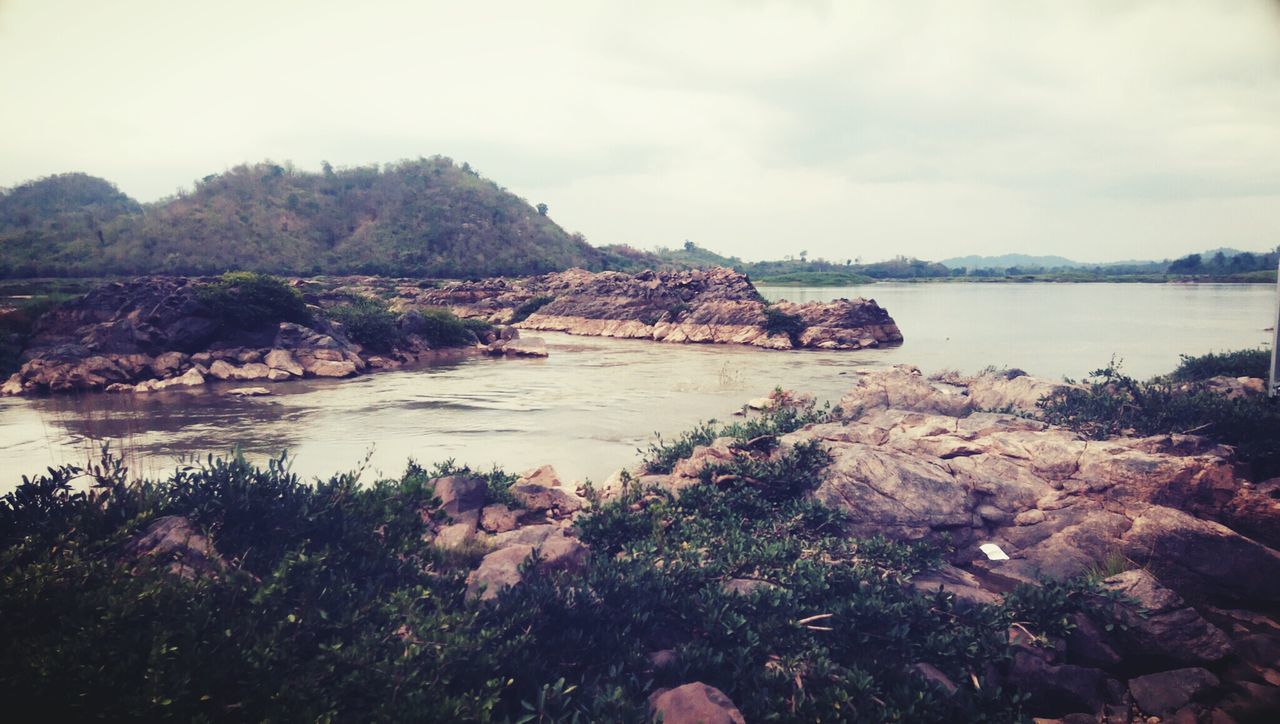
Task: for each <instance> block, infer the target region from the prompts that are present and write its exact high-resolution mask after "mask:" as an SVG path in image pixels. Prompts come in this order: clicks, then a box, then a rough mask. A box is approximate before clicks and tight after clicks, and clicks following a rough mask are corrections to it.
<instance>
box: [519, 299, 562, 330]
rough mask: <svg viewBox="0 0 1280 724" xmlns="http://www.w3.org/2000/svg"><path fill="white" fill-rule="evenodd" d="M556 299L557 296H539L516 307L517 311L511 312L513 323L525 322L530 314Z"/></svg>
mask: <svg viewBox="0 0 1280 724" xmlns="http://www.w3.org/2000/svg"><path fill="white" fill-rule="evenodd" d="M555 299H556V298H555V297H548V296H538V297H534V298H532V299H530V300H529V301H527V302H525V303H524V304H521V305H520V306H518V307H516V309H515V311H514V312H512V313H511V323H512V324H516V323H517V322H523V321H524V320H526V319H528V318H529V315H531V314H533V313H534V312H536V311H538V310H539V309H542V308H543V307H545V306H547V305H548V304H550V303H552V302H554V301H555Z"/></svg>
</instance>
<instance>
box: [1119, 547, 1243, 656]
mask: <svg viewBox="0 0 1280 724" xmlns="http://www.w3.org/2000/svg"><path fill="white" fill-rule="evenodd" d="M1102 585H1103V587H1104V588H1106V589H1107V590H1109V591H1111V592H1113V593H1116V594H1119V595H1120V596H1121V602H1118V603H1113V604H1111V607H1110V608H1111V614H1112V616H1113V617H1114V618H1115V619H1116V620H1118V621H1119V622H1120V623H1121V624H1122V626H1121V627H1119V629H1118V630H1117V632H1116V634H1115V640H1116V642H1117V645H1118V646H1119V647H1120V649H1121V651H1122V652H1123V653H1127V654H1129V655H1131V656H1135V657H1142V658H1145V657H1158V658H1164V659H1168V660H1170V661H1174V662H1178V663H1183V664H1200V663H1211V662H1214V661H1219V660H1221V659H1222V658H1224V657H1226V656H1227V655H1228V654H1230V653H1231V641H1230V640H1229V639H1228V638H1227V635H1226V634H1225V633H1223V632H1222V630H1221V629H1219V628H1218V627H1216V626H1214V625H1213V624H1211V623H1209V622H1208V621H1207V620H1205V618H1204V617H1203V616H1201V615H1200V614H1199V612H1197V611H1196V610H1195V609H1194V608H1191V607H1190V606H1187V605H1186V603H1185V602H1184V601H1183V599H1182V597H1181V596H1179V595H1178V594H1177V593H1174V592H1173V591H1171V590H1170V589H1168V588H1166V587H1165V586H1162V585H1161V584H1160V582H1159V581H1157V580H1156V579H1155V577H1154V576H1152V575H1151V574H1150V573H1149V572H1147V571H1145V570H1132V571H1125V572H1123V573H1118V574H1116V575H1114V576H1111V577H1110V578H1107V579H1105V580H1103V582H1102Z"/></svg>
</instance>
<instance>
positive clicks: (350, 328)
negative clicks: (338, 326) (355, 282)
mask: <svg viewBox="0 0 1280 724" xmlns="http://www.w3.org/2000/svg"><path fill="white" fill-rule="evenodd" d="M328 314H329V316H330V317H331V318H333V319H335V320H337V321H338V322H341V323H342V326H343V327H344V328H345V329H346V330H347V334H348V335H349V336H350V337H351V339H352V340H354V341H355V342H357V343H359V344H360V345H361V346H362V347H365V348H366V349H369V350H371V351H374V352H390V351H391V350H392V349H394V348H395V347H396V345H398V344H399V343H400V328H399V327H398V326H397V324H396V314H395V312H392V311H391V310H390V309H388V308H387V304H386V302H383V301H382V300H380V299H374V298H372V297H362V296H356V297H353V298H352V299H351V301H350V302H348V303H347V304H340V305H338V306H336V307H333V308H332V309H330V310H328Z"/></svg>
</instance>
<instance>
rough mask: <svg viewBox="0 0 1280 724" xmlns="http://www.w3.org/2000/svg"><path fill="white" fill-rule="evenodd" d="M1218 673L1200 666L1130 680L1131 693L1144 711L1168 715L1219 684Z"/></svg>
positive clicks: (1157, 714) (1152, 714)
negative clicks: (1215, 673)
mask: <svg viewBox="0 0 1280 724" xmlns="http://www.w3.org/2000/svg"><path fill="white" fill-rule="evenodd" d="M1218 683H1219V682H1218V677H1216V676H1214V675H1213V674H1211V673H1210V672H1209V671H1207V670H1205V669H1202V668H1199V667H1196V668H1188V669H1174V670H1173V671H1162V672H1160V673H1158V674H1148V675H1146V676H1139V677H1137V678H1136V679H1130V680H1129V693H1130V694H1131V695H1132V696H1133V701H1134V703H1135V704H1137V705H1138V708H1139V709H1141V710H1142V711H1143V713H1145V714H1148V715H1151V716H1158V717H1167V716H1170V715H1172V714H1173V713H1174V712H1176V711H1178V710H1179V709H1181V708H1183V707H1184V706H1186V705H1187V704H1190V703H1191V702H1192V701H1194V700H1196V699H1197V698H1199V697H1201V696H1203V695H1204V694H1205V693H1206V692H1209V691H1211V690H1213V689H1214V688H1216V687H1217V686H1218Z"/></svg>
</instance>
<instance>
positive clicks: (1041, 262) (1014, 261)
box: [939, 254, 1093, 269]
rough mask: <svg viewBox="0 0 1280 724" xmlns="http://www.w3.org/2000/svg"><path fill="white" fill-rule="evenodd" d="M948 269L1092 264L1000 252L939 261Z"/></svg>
mask: <svg viewBox="0 0 1280 724" xmlns="http://www.w3.org/2000/svg"><path fill="white" fill-rule="evenodd" d="M939 263H940V264H942V265H943V266H945V267H947V268H948V269H959V268H960V267H964V268H965V269H1007V268H1009V267H1012V266H1016V267H1033V268H1034V267H1043V268H1045V269H1053V268H1056V267H1081V266H1093V265H1092V264H1085V263H1083V262H1078V261H1072V260H1071V259H1067V258H1066V257H1061V256H1030V255H1028V254H1001V255H1000V256H977V255H970V256H956V257H952V258H950V259H943V260H942V261H941V262H939Z"/></svg>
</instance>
